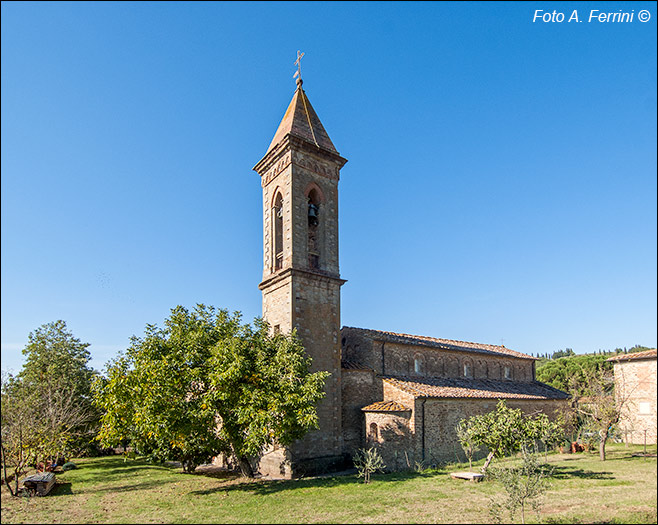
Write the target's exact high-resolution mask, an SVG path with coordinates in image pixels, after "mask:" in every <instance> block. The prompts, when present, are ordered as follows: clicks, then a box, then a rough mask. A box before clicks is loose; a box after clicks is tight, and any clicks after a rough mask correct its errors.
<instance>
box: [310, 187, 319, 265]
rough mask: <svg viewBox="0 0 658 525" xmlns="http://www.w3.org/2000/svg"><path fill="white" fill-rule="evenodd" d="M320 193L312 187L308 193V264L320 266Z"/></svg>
mask: <svg viewBox="0 0 658 525" xmlns="http://www.w3.org/2000/svg"><path fill="white" fill-rule="evenodd" d="M319 225H320V195H319V194H318V191H317V190H316V189H315V188H313V189H312V190H311V191H310V192H309V193H308V244H307V248H308V266H309V268H316V269H317V268H320V239H319V236H320V231H319Z"/></svg>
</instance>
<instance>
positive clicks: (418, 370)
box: [414, 355, 423, 375]
mask: <svg viewBox="0 0 658 525" xmlns="http://www.w3.org/2000/svg"><path fill="white" fill-rule="evenodd" d="M414 373H415V374H417V375H421V374H422V373H423V358H422V357H421V356H419V355H417V356H416V357H414Z"/></svg>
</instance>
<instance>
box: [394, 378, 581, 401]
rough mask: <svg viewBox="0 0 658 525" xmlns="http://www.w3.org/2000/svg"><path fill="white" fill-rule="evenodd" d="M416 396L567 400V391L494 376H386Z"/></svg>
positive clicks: (541, 384)
mask: <svg viewBox="0 0 658 525" xmlns="http://www.w3.org/2000/svg"><path fill="white" fill-rule="evenodd" d="M384 381H386V382H387V383H389V384H391V385H393V386H394V387H396V388H399V389H400V390H402V391H403V392H407V393H409V394H412V395H413V396H414V397H451V398H463V397H470V398H492V399H567V398H568V397H569V395H568V394H566V393H565V392H562V391H561V390H558V389H557V388H553V387H552V386H549V385H545V384H544V383H540V382H539V381H533V382H532V383H520V382H518V383H517V382H514V381H498V380H494V379H466V378H434V377H433V378H410V377H384Z"/></svg>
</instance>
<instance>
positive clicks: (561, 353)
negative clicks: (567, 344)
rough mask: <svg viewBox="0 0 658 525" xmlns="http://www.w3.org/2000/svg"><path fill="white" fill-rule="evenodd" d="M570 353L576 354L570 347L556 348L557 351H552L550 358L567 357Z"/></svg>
mask: <svg viewBox="0 0 658 525" xmlns="http://www.w3.org/2000/svg"><path fill="white" fill-rule="evenodd" d="M572 355H576V353H575V352H574V351H573V350H572V349H571V348H566V349H564V350H558V351H557V352H553V355H552V356H551V359H559V358H560V357H569V356H572Z"/></svg>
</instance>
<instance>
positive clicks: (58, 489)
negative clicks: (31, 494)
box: [48, 481, 73, 497]
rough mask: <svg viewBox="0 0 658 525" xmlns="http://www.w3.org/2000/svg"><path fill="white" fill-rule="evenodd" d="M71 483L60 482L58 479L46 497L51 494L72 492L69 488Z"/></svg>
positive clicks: (62, 494)
mask: <svg viewBox="0 0 658 525" xmlns="http://www.w3.org/2000/svg"><path fill="white" fill-rule="evenodd" d="M71 485H72V483H62V482H60V481H58V482H57V483H56V484H55V486H54V487H53V490H52V491H51V493H50V494H48V497H51V496H70V495H71V494H73V491H72V490H71Z"/></svg>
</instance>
